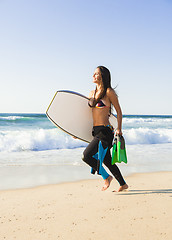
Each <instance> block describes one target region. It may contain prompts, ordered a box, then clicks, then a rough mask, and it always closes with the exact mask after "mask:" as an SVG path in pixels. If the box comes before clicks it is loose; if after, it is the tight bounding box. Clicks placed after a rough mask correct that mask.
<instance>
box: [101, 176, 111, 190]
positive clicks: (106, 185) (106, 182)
mask: <svg viewBox="0 0 172 240" xmlns="http://www.w3.org/2000/svg"><path fill="white" fill-rule="evenodd" d="M112 179H113V177H112V176H110V175H109V177H108V178H106V179H105V185H104V186H103V188H102V191H105V190H106V189H107V188H108V187H109V186H110V183H111V181H112Z"/></svg>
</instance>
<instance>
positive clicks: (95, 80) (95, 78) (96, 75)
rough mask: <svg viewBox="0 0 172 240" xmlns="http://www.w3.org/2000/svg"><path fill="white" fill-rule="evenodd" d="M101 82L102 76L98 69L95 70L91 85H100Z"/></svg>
mask: <svg viewBox="0 0 172 240" xmlns="http://www.w3.org/2000/svg"><path fill="white" fill-rule="evenodd" d="M101 81H102V75H101V71H100V69H99V68H96V70H95V72H94V74H93V83H98V84H99V83H100V82H101Z"/></svg>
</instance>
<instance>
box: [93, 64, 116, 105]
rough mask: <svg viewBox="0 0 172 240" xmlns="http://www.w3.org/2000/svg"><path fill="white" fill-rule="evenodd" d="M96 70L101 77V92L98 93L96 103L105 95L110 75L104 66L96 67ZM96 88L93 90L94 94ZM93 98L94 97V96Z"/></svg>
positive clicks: (109, 82) (109, 83)
mask: <svg viewBox="0 0 172 240" xmlns="http://www.w3.org/2000/svg"><path fill="white" fill-rule="evenodd" d="M97 68H99V69H100V72H101V75H102V86H101V87H102V90H101V92H100V95H99V96H98V99H97V101H96V102H98V101H99V100H100V99H101V98H103V97H104V96H105V95H106V91H107V88H112V87H111V75H110V71H109V69H107V68H106V67H104V66H98V67H97ZM96 91H97V88H96V90H95V94H96ZM94 96H95V95H94Z"/></svg>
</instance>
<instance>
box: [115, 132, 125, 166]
mask: <svg viewBox="0 0 172 240" xmlns="http://www.w3.org/2000/svg"><path fill="white" fill-rule="evenodd" d="M116 162H118V163H121V162H124V163H127V154H126V149H125V140H124V137H123V136H119V135H118V136H115V140H114V144H113V149H112V165H114V164H115V163H116Z"/></svg>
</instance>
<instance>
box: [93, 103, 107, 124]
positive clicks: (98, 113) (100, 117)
mask: <svg viewBox="0 0 172 240" xmlns="http://www.w3.org/2000/svg"><path fill="white" fill-rule="evenodd" d="M92 113H93V126H101V125H104V126H106V125H108V124H109V108H108V107H107V108H102V109H100V108H99V109H97V108H94V109H92Z"/></svg>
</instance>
